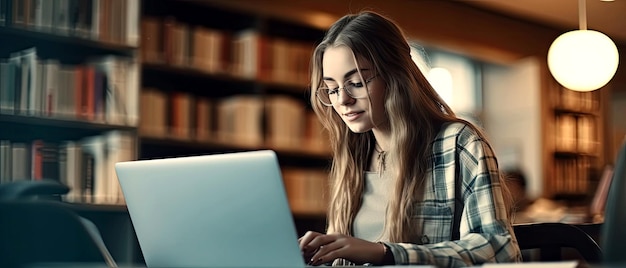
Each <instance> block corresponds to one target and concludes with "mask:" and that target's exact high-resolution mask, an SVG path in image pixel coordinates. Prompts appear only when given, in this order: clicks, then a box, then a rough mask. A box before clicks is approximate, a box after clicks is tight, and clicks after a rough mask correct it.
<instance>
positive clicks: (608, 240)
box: [600, 140, 626, 265]
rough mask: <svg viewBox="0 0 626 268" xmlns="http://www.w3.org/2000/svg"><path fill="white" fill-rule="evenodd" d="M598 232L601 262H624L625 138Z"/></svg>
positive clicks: (625, 208) (625, 257) (625, 205)
mask: <svg viewBox="0 0 626 268" xmlns="http://www.w3.org/2000/svg"><path fill="white" fill-rule="evenodd" d="M600 234H601V239H600V241H601V242H602V249H603V251H604V253H605V254H604V259H603V263H609V264H620V265H624V264H626V254H624V249H623V243H624V241H626V140H624V141H623V142H622V145H621V148H620V151H619V153H618V155H617V160H616V161H615V168H614V170H613V179H612V180H611V186H610V187H609V195H608V197H607V200H606V207H605V213H604V224H603V225H602V232H601V233H600Z"/></svg>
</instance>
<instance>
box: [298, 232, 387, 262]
mask: <svg viewBox="0 0 626 268" xmlns="http://www.w3.org/2000/svg"><path fill="white" fill-rule="evenodd" d="M298 242H299V243H300V250H301V251H302V256H303V257H304V260H305V262H307V263H308V264H310V265H320V264H323V263H327V262H331V261H333V260H335V259H337V258H343V259H346V260H349V261H351V262H353V263H356V264H363V263H372V264H380V263H382V261H383V257H384V254H385V248H384V247H385V246H384V245H382V244H380V243H374V242H370V241H366V240H363V239H358V238H354V237H352V236H347V235H342V234H321V233H317V232H311V231H309V232H307V233H306V234H304V236H302V237H301V238H300V239H298Z"/></svg>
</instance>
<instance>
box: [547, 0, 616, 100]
mask: <svg viewBox="0 0 626 268" xmlns="http://www.w3.org/2000/svg"><path fill="white" fill-rule="evenodd" d="M578 19H579V24H580V29H579V30H574V31H570V32H566V33H564V34H562V35H561V36H559V37H557V38H556V39H555V40H554V42H552V45H551V46H550V49H549V50H548V68H549V69H550V73H552V76H554V78H555V79H556V80H557V82H559V83H560V84H561V85H563V86H564V87H566V88H568V89H571V90H574V91H593V90H596V89H599V88H601V87H603V86H604V85H606V84H607V83H608V82H609V81H610V80H611V78H613V76H614V75H615V72H616V71H617V65H618V62H619V54H618V52H617V46H615V43H613V41H612V40H611V39H610V38H609V37H608V36H606V35H605V34H603V33H601V32H598V31H594V30H588V29H587V14H586V7H585V0H578Z"/></svg>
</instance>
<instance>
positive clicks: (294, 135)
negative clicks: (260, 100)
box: [265, 95, 306, 148]
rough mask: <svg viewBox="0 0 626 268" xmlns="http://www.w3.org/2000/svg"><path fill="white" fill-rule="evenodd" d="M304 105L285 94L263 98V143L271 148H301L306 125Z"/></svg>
mask: <svg viewBox="0 0 626 268" xmlns="http://www.w3.org/2000/svg"><path fill="white" fill-rule="evenodd" d="M305 109H306V107H305V106H304V105H303V103H302V102H301V101H299V100H296V99H294V98H292V97H289V96H285V95H273V96H268V97H267V98H265V116H266V120H265V121H266V122H267V123H266V125H267V127H266V133H265V143H266V144H267V145H269V146H270V147H272V148H302V145H303V143H304V133H305V127H306V121H305V120H303V118H306V117H305V115H306V110H305Z"/></svg>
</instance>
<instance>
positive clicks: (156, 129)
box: [139, 88, 169, 137]
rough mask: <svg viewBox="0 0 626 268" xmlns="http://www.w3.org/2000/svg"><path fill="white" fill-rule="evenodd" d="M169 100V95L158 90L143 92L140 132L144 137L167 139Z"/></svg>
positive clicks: (146, 89)
mask: <svg viewBox="0 0 626 268" xmlns="http://www.w3.org/2000/svg"><path fill="white" fill-rule="evenodd" d="M167 102H168V98H167V94H166V93H165V92H164V91H162V90H158V89H156V88H143V89H142V90H141V122H140V124H139V132H140V133H141V134H142V136H151V137H166V136H167V135H168V132H169V130H168V122H167V119H168V115H167V113H168V109H169V105H168V103H167Z"/></svg>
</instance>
